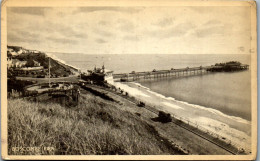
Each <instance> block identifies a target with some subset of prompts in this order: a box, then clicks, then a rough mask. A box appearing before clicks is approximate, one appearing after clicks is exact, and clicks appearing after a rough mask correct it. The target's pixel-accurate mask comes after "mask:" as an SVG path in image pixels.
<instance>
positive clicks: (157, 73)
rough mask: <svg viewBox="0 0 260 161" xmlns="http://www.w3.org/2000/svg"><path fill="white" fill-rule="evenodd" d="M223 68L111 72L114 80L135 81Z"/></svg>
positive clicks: (204, 72)
mask: <svg viewBox="0 0 260 161" xmlns="http://www.w3.org/2000/svg"><path fill="white" fill-rule="evenodd" d="M216 68H223V67H221V66H214V65H212V66H199V67H192V68H189V67H186V68H179V69H170V70H155V69H154V70H153V71H145V72H134V71H133V72H131V73H120V74H113V78H114V81H123V82H129V81H135V80H139V79H152V78H162V77H173V76H175V77H181V76H191V75H200V74H206V73H209V72H213V70H212V69H216ZM236 68H239V69H240V70H247V69H248V68H249V65H245V64H242V65H240V66H239V67H236Z"/></svg>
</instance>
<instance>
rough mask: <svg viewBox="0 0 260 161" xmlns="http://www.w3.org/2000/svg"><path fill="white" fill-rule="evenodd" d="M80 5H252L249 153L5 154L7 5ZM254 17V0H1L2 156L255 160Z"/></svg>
mask: <svg viewBox="0 0 260 161" xmlns="http://www.w3.org/2000/svg"><path fill="white" fill-rule="evenodd" d="M79 6H129V7H130V6H220V7H221V6H249V7H250V8H251V51H252V53H251V101H252V141H251V142H252V153H251V154H250V155H191V156H185V155H50V156H47V155H8V152H7V150H8V148H7V145H8V144H7V54H6V53H7V20H6V18H7V13H6V8H7V7H79ZM256 21H257V19H256V2H255V1H220V0H219V1H215V0H212V1H203V0H186V1H177V0H109V1H107V0H70V1H69V0H3V1H2V3H1V126H2V127H1V146H2V158H3V159H5V160H9V159H30V160H31V159H41V160H43V159H47V160H50V159H63V160H71V159H73V160H82V159H88V160H106V159H109V160H129V159H131V160H158V159H159V160H162V159H163V160H254V159H255V158H256V153H257V25H256V24H257V22H256Z"/></svg>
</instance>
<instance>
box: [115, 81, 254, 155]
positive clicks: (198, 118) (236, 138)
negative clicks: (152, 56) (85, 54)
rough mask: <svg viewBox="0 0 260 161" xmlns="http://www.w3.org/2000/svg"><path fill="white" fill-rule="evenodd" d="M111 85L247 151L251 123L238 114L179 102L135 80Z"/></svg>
mask: <svg viewBox="0 0 260 161" xmlns="http://www.w3.org/2000/svg"><path fill="white" fill-rule="evenodd" d="M114 85H115V86H116V87H118V88H120V89H123V90H124V91H127V92H128V93H129V95H131V96H134V97H136V98H137V99H139V100H141V101H143V102H145V104H147V105H150V106H154V107H155V108H156V109H158V110H162V111H165V112H169V113H170V114H172V115H174V116H177V117H178V118H180V117H181V118H183V119H185V120H189V121H190V122H192V123H194V124H197V125H199V126H201V127H203V128H205V129H208V130H209V131H211V132H213V133H216V134H218V135H220V136H222V137H224V138H227V139H229V140H231V142H232V144H234V145H237V147H239V148H243V149H245V150H246V151H250V148H251V122H250V121H248V120H245V119H242V118H239V117H234V116H229V115H226V114H224V113H222V112H220V111H218V110H215V109H212V108H207V107H203V106H199V105H194V104H189V103H187V102H183V101H178V100H175V99H174V98H171V97H165V96H163V95H161V94H159V93H156V92H153V91H151V90H150V89H148V88H147V87H144V86H142V85H141V84H138V83H133V82H130V83H121V82H115V83H114Z"/></svg>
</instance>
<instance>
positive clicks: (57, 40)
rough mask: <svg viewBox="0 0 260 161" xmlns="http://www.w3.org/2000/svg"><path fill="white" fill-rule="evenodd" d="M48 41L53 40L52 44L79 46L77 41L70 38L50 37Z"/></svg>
mask: <svg viewBox="0 0 260 161" xmlns="http://www.w3.org/2000/svg"><path fill="white" fill-rule="evenodd" d="M47 40H51V41H52V42H54V43H58V44H77V41H76V40H73V39H70V38H57V37H51V36H48V37H47Z"/></svg>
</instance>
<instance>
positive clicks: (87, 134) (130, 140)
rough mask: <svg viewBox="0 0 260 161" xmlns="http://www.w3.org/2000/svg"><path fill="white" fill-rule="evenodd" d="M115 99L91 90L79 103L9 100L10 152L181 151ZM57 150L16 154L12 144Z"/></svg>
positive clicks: (141, 152)
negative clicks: (60, 103) (104, 97)
mask: <svg viewBox="0 0 260 161" xmlns="http://www.w3.org/2000/svg"><path fill="white" fill-rule="evenodd" d="M121 107H122V106H120V105H119V104H117V103H113V102H110V101H105V100H103V99H101V98H99V97H95V96H93V95H91V94H85V95H84V96H82V97H81V101H80V104H79V106H78V107H73V108H65V107H62V106H60V105H59V104H55V103H34V102H29V101H26V100H22V99H16V100H8V120H9V122H8V135H9V137H8V142H9V144H8V149H9V150H8V151H9V153H10V154H179V152H178V149H174V148H172V147H171V146H169V145H168V143H167V142H165V141H163V139H162V138H160V137H159V136H158V134H157V131H156V130H155V128H153V127H152V126H150V125H148V124H147V123H146V122H145V121H144V120H142V118H140V117H138V116H137V115H135V114H134V113H131V112H128V111H125V110H124V108H121ZM20 146H21V147H54V149H55V151H49V152H48V151H39V152H37V153H35V152H24V153H23V152H19V153H18V152H12V150H11V148H12V147H20Z"/></svg>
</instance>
